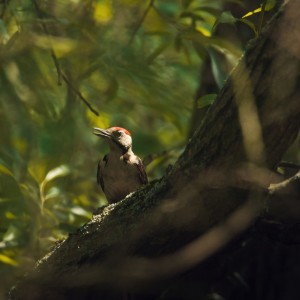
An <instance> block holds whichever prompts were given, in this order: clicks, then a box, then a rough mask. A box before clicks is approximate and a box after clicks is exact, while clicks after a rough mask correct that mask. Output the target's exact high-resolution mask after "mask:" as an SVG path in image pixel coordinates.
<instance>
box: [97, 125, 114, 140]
mask: <svg viewBox="0 0 300 300" xmlns="http://www.w3.org/2000/svg"><path fill="white" fill-rule="evenodd" d="M93 133H94V134H95V135H97V136H101V137H106V138H111V132H110V131H108V130H106V129H101V128H97V127H94V132H93Z"/></svg>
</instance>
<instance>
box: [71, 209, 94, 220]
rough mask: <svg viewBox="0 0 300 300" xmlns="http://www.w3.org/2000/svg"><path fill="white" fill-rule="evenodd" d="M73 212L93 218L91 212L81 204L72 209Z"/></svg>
mask: <svg viewBox="0 0 300 300" xmlns="http://www.w3.org/2000/svg"><path fill="white" fill-rule="evenodd" d="M70 211H71V213H73V214H74V215H77V216H81V217H86V218H88V219H89V218H91V213H90V212H89V211H87V210H85V209H83V208H82V207H80V206H74V207H72V208H71V209H70Z"/></svg>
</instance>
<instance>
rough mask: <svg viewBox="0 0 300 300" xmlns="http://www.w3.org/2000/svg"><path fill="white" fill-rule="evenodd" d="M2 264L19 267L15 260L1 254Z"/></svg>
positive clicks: (0, 260)
mask: <svg viewBox="0 0 300 300" xmlns="http://www.w3.org/2000/svg"><path fill="white" fill-rule="evenodd" d="M0 262H2V263H4V264H7V265H11V266H14V267H16V266H18V263H17V262H16V261H15V260H14V259H12V258H10V257H8V256H7V255H4V254H0Z"/></svg>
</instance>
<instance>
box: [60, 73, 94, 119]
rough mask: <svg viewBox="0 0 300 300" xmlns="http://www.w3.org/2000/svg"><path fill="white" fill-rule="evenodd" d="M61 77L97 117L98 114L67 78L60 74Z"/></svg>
mask: <svg viewBox="0 0 300 300" xmlns="http://www.w3.org/2000/svg"><path fill="white" fill-rule="evenodd" d="M61 77H62V79H63V80H64V82H65V83H66V84H67V85H68V86H69V87H70V88H71V89H72V91H73V92H74V93H75V94H76V95H77V96H78V97H79V98H80V99H81V100H82V101H83V102H84V103H85V105H86V106H87V107H88V108H89V109H90V110H91V111H92V112H93V113H94V114H95V115H96V116H99V113H98V112H97V111H96V110H95V109H94V108H93V107H92V105H91V104H90V103H89V102H88V101H87V100H86V99H85V98H84V97H83V96H82V94H81V93H80V91H78V90H77V89H76V88H75V87H74V85H73V84H72V82H71V81H70V80H69V79H68V77H67V76H66V75H65V74H64V73H63V72H62V73H61Z"/></svg>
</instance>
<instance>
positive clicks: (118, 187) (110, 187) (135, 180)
mask: <svg viewBox="0 0 300 300" xmlns="http://www.w3.org/2000/svg"><path fill="white" fill-rule="evenodd" d="M136 160H137V157H136V156H135V155H124V156H120V155H114V153H109V154H108V156H107V158H106V161H103V162H101V170H102V178H103V183H104V193H105V195H106V198H107V200H108V202H109V203H114V202H118V201H120V200H122V199H124V198H125V197H126V196H127V195H128V194H130V193H132V192H134V191H136V190H137V189H138V188H139V187H140V186H141V185H142V182H141V180H140V176H139V172H138V170H137V167H136V163H137V161H136Z"/></svg>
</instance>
